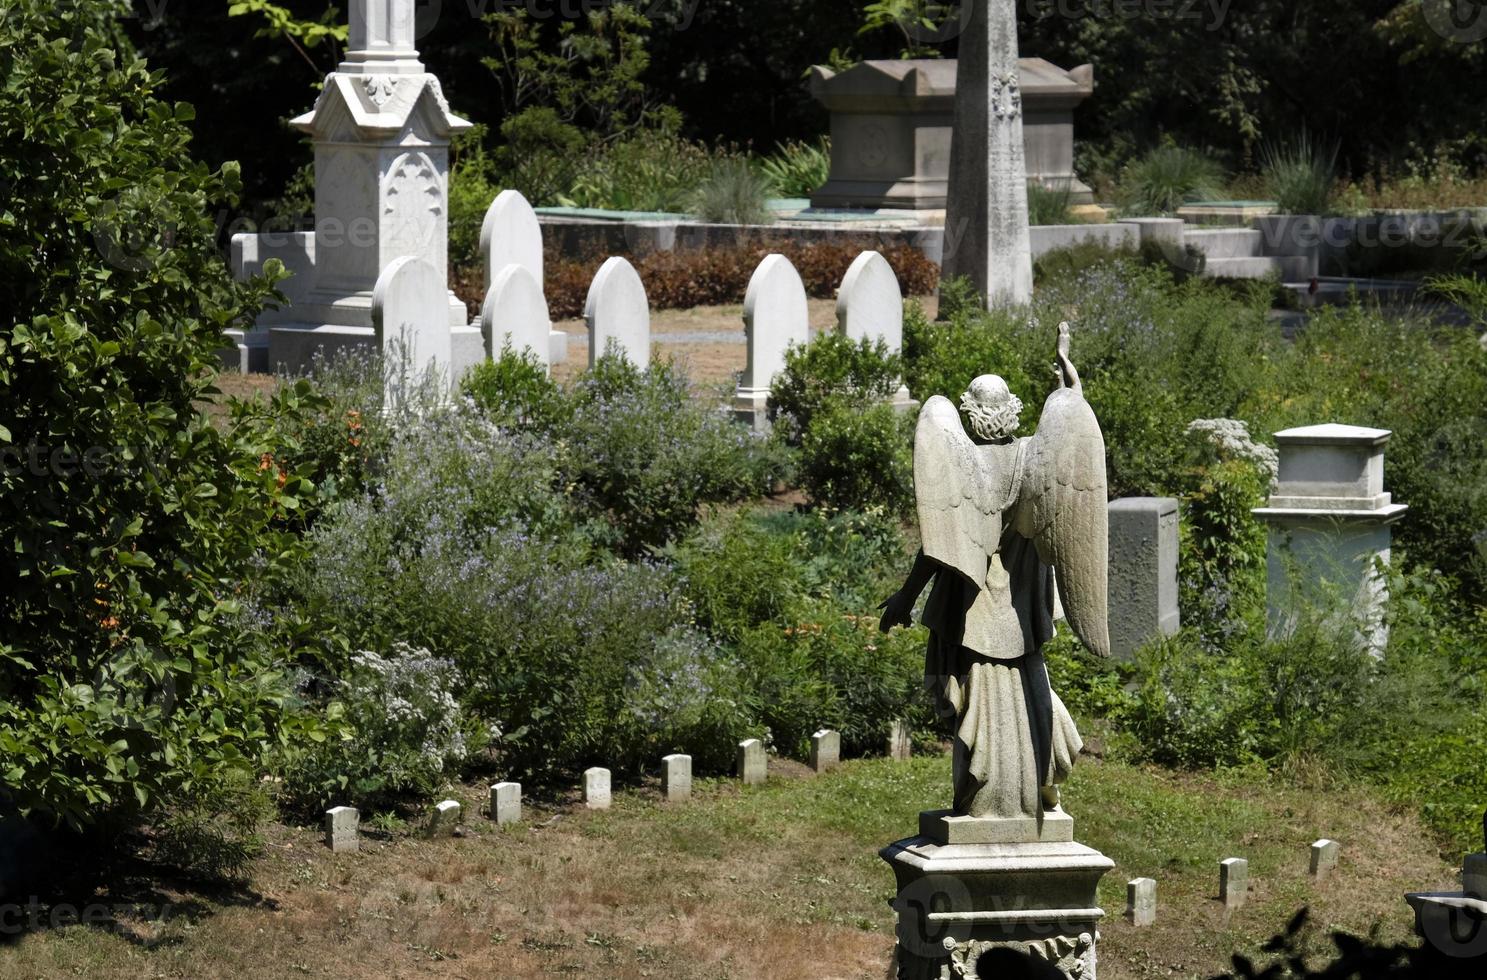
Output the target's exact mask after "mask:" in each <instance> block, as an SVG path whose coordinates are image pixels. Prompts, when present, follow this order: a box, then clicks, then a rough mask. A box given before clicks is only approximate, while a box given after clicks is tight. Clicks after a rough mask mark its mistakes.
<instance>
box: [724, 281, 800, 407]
mask: <svg viewBox="0 0 1487 980" xmlns="http://www.w3.org/2000/svg"><path fill="white" fill-rule="evenodd" d="M744 335H745V336H746V337H747V339H748V345H749V353H748V360H747V361H746V362H745V364H744V372H743V378H742V379H741V380H740V381H739V385H738V397H739V398H740V399H748V400H751V401H755V402H762V401H767V400H768V399H769V390H770V388H771V387H772V386H773V385H774V380H775V377H776V375H778V374H779V373H780V372H781V371H783V370H784V369H785V351H786V350H787V349H788V348H789V347H790V345H791V344H792V343H793V344H802V345H803V344H806V343H809V342H810V339H811V319H810V307H809V306H808V304H807V302H806V294H805V283H803V282H801V280H800V273H798V272H796V271H795V266H793V265H791V264H790V260H789V259H787V258H785V257H784V256H783V255H778V254H776V255H767V256H765V258H764V261H763V262H760V263H759V268H757V269H755V270H754V275H753V277H752V278H750V279H749V290H748V293H747V294H745V296H744Z"/></svg>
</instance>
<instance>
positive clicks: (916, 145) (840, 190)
mask: <svg viewBox="0 0 1487 980" xmlns="http://www.w3.org/2000/svg"><path fill="white" fill-rule="evenodd" d="M956 65H957V63H956V61H955V60H954V59H934V58H930V59H920V60H894V61H864V62H862V63H861V64H859V65H857V66H855V67H853V68H850V69H848V70H847V71H844V72H841V73H836V72H833V71H832V70H831V69H829V68H823V67H816V68H813V69H812V70H811V94H812V95H813V96H815V97H816V100H817V101H818V102H820V103H821V104H822V105H824V106H825V107H826V108H827V109H828V110H830V112H831V178H830V180H828V181H827V182H826V183H825V184H824V185H822V186H821V187H820V188H819V189H818V190H817V191H816V192H815V193H814V194H812V195H811V206H812V207H816V208H873V209H901V210H909V211H936V210H943V209H944V207H945V198H946V194H947V193H948V183H949V179H950V133H951V123H952V120H953V117H954V112H955V72H956ZM1018 75H1019V80H1020V83H1021V85H1020V87H1021V90H1022V102H1023V110H1024V113H1025V118H1024V120H1023V128H1022V133H1023V147H1024V154H1025V156H1026V170H1027V178H1028V180H1036V181H1039V182H1040V183H1042V184H1044V185H1045V186H1047V187H1050V188H1054V189H1062V188H1065V187H1067V188H1068V189H1069V191H1070V195H1071V198H1072V199H1073V202H1074V203H1076V204H1085V203H1089V202H1090V201H1093V200H1094V194H1093V192H1092V191H1091V190H1090V189H1089V186H1088V185H1086V184H1085V183H1084V182H1082V181H1081V180H1080V179H1079V177H1078V175H1077V174H1075V173H1074V109H1075V107H1077V106H1078V105H1079V104H1080V103H1081V102H1083V101H1084V100H1085V99H1087V98H1089V97H1090V95H1092V94H1093V93H1094V69H1093V68H1092V67H1091V66H1089V65H1083V66H1081V67H1079V68H1075V69H1074V70H1073V71H1065V70H1063V69H1062V68H1059V67H1058V66H1056V65H1053V64H1051V63H1049V62H1047V61H1044V60H1043V59H1042V58H1023V59H1021V60H1020V61H1019V62H1018Z"/></svg>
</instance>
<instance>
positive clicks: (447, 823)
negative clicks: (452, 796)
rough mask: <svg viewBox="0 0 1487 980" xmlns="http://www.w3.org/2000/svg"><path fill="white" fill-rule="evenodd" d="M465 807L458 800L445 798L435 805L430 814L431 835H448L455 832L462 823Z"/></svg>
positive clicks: (429, 829) (429, 828) (429, 831)
mask: <svg viewBox="0 0 1487 980" xmlns="http://www.w3.org/2000/svg"><path fill="white" fill-rule="evenodd" d="M463 812H464V807H462V806H460V804H459V801H458V800H445V801H444V802H442V803H440V804H438V805H437V806H435V807H434V809H433V812H432V813H430V814H429V827H428V833H429V836H430V837H448V836H450V835H452V834H453V833H454V832H455V829H456V828H458V827H459V825H460V815H461V814H462V813H463Z"/></svg>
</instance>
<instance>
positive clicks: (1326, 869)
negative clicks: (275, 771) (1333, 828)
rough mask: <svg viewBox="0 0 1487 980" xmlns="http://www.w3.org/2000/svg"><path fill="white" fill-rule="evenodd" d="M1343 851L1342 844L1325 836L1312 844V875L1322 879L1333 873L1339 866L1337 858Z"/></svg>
mask: <svg viewBox="0 0 1487 980" xmlns="http://www.w3.org/2000/svg"><path fill="white" fill-rule="evenodd" d="M1341 851H1342V845H1340V844H1338V843H1337V841H1335V840H1327V839H1326V838H1325V837H1324V838H1322V839H1321V840H1319V841H1317V842H1316V843H1314V844H1312V846H1311V868H1310V870H1311V876H1312V877H1313V878H1315V879H1317V880H1318V881H1320V880H1321V879H1323V878H1325V877H1327V876H1328V875H1329V874H1331V873H1332V872H1333V871H1334V870H1335V869H1336V868H1337V858H1338V855H1339V853H1340V852H1341Z"/></svg>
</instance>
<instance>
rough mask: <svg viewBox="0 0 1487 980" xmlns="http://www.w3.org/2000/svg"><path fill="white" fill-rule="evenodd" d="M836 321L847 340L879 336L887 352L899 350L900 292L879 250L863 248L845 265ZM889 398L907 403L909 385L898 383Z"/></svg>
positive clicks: (901, 324) (901, 342)
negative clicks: (849, 263) (893, 393)
mask: <svg viewBox="0 0 1487 980" xmlns="http://www.w3.org/2000/svg"><path fill="white" fill-rule="evenodd" d="M836 322H837V329H838V330H840V331H841V332H842V333H843V334H845V335H846V337H847V339H848V340H853V341H861V340H872V341H879V340H881V341H882V342H883V344H884V346H885V347H886V348H887V349H888V353H890V354H893V355H895V356H896V355H898V354H901V353H903V347H904V294H903V290H901V289H900V288H899V285H898V276H897V275H896V274H895V273H894V271H893V266H891V265H889V264H888V260H887V259H885V258H883V256H882V254H881V253H879V252H874V251H867V252H863V253H862V254H861V255H859V256H857V258H856V259H854V260H853V262H852V264H851V266H849V267H848V268H847V274H846V275H845V276H843V277H842V285H841V288H840V289H839V290H838V291H837V297H836ZM893 400H894V402H895V403H897V404H899V405H901V406H907V405H909V404H911V403H910V401H909V389H908V388H905V387H902V386H900V387H899V390H898V392H897V393H896V394H895V395H894V396H893Z"/></svg>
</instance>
